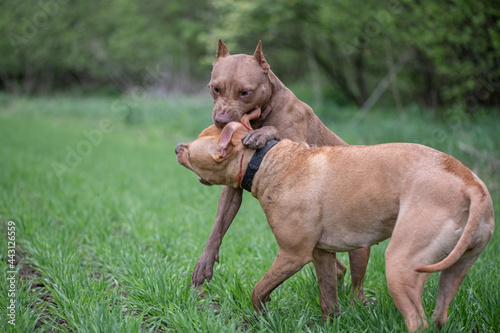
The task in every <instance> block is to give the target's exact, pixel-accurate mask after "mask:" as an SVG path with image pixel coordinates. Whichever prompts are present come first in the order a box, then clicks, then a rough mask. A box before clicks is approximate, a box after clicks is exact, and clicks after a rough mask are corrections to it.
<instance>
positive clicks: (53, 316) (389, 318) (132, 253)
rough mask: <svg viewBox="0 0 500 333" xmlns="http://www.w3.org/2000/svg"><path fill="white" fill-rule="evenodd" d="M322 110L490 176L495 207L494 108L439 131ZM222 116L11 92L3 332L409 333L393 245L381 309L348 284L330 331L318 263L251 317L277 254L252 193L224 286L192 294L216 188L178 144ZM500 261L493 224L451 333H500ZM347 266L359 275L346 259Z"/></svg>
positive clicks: (350, 134)
mask: <svg viewBox="0 0 500 333" xmlns="http://www.w3.org/2000/svg"><path fill="white" fill-rule="evenodd" d="M207 95H208V94H207ZM316 110H317V112H318V114H319V115H320V117H321V118H322V119H324V121H325V123H326V124H327V125H328V126H329V127H330V128H331V129H332V130H334V131H335V132H336V133H337V134H339V135H340V136H341V137H342V138H344V139H345V140H346V141H347V142H348V143H350V144H374V143H382V142H390V141H406V142H418V143H424V144H427V145H430V146H432V147H435V148H437V149H440V150H442V151H445V152H447V153H449V154H451V155H453V156H455V157H457V158H459V159H460V160H461V161H463V162H464V164H466V165H467V166H468V167H470V168H471V169H473V170H474V171H475V172H476V173H477V174H478V175H479V176H480V177H481V178H482V179H483V180H484V181H485V183H486V184H487V186H488V187H489V189H490V192H491V194H492V196H493V200H494V204H495V210H496V211H497V212H498V211H499V209H500V180H499V178H498V173H499V171H500V140H499V136H498V135H499V130H500V116H499V115H498V113H497V114H496V115H486V114H482V113H478V114H476V115H474V117H472V118H465V117H463V115H462V114H460V113H459V112H451V113H449V114H448V115H447V118H446V121H443V120H434V119H433V118H432V117H431V116H430V115H425V114H422V113H421V112H420V111H419V110H418V109H417V108H414V109H411V108H410V109H407V110H405V112H404V113H397V112H389V111H380V110H374V111H371V112H370V113H368V114H366V115H359V114H356V110H352V109H338V108H335V107H328V106H323V107H317V108H316ZM210 111H211V100H210V99H208V98H198V97H178V98H169V99H167V100H160V99H153V100H140V101H138V100H134V99H129V98H124V97H122V98H114V99H113V98H109V97H108V98H98V97H94V98H70V97H52V98H49V97H44V98H28V99H24V98H14V97H10V96H5V95H0V225H1V227H0V230H1V237H0V240H1V241H0V258H1V260H0V279H1V282H0V316H1V319H0V331H1V332H23V333H24V332H234V331H242V332H247V331H249V332H257V331H258V332H261V331H262V332H403V331H405V330H406V328H405V326H404V321H403V319H402V317H401V315H400V314H399V313H398V311H397V309H396V307H395V306H394V304H393V302H392V299H391V298H390V296H389V294H388V291H387V286H386V281H385V276H384V249H385V247H386V245H387V241H386V242H384V243H382V244H379V245H376V246H374V247H373V248H372V255H371V258H370V263H369V265H368V271H367V274H366V282H365V288H366V291H367V294H368V295H369V296H370V297H373V298H375V299H376V300H377V303H376V304H375V305H373V306H369V307H364V306H362V305H359V304H354V305H350V301H349V293H348V292H347V291H346V288H347V289H348V287H349V285H350V276H349V274H348V275H347V276H346V278H345V279H344V282H343V288H341V289H340V303H341V304H340V307H341V312H342V315H341V316H340V317H339V318H337V319H335V320H334V321H333V322H332V323H329V324H327V325H323V324H322V323H321V313H320V307H319V296H318V290H317V285H316V280H315V274H314V269H313V268H312V266H311V265H308V266H306V267H305V268H304V269H303V270H302V271H300V272H299V273H297V274H296V275H295V276H293V277H292V278H291V279H289V280H288V281H286V282H285V283H284V284H283V285H282V286H281V287H279V288H278V289H277V290H276V291H275V292H274V293H273V295H272V296H273V297H272V301H271V302H270V304H269V312H268V314H267V315H266V316H257V315H255V314H254V312H253V309H252V305H251V301H250V295H251V292H252V288H253V286H254V285H255V283H256V282H257V281H258V280H259V279H260V277H261V276H262V275H263V274H264V273H265V271H266V270H267V268H268V267H269V266H270V265H271V263H272V261H273V259H274V257H275V255H276V252H277V245H276V243H275V241H274V238H273V235H272V233H271V231H270V228H269V226H268V224H267V222H266V220H265V217H264V214H263V213H262V211H261V208H260V206H259V205H258V202H257V201H256V200H255V199H254V198H252V197H251V196H250V195H248V194H245V197H244V203H243V207H242V209H241V210H240V212H239V214H238V216H237V218H236V220H235V222H234V223H233V225H232V226H231V228H230V229H229V231H228V233H227V235H226V237H225V239H224V242H223V245H222V248H221V252H220V256H221V260H220V263H219V264H216V266H215V272H214V278H213V280H212V281H211V282H210V283H208V284H206V288H205V289H204V290H201V291H200V290H196V289H193V288H191V287H189V282H190V279H191V273H192V270H193V268H194V265H195V263H196V260H197V259H198V257H199V255H200V254H201V252H202V250H203V247H204V245H205V242H206V239H207V237H208V235H209V233H210V230H211V228H212V224H213V221H214V218H215V213H216V207H217V202H218V196H219V194H220V188H219V187H205V186H203V185H201V184H199V183H198V180H197V177H196V176H195V175H194V174H192V173H191V172H190V171H188V170H186V169H184V168H183V167H181V166H179V165H178V164H177V162H176V159H175V154H174V147H175V145H176V144H177V143H178V142H186V141H190V140H192V139H194V138H195V137H196V135H197V134H198V133H199V132H200V131H201V130H202V129H203V128H205V127H206V126H208V125H209V124H210V123H211V118H210ZM9 237H10V238H11V239H10V240H9ZM10 241H12V242H14V241H15V246H14V244H13V243H10ZM12 250H15V257H14V251H12ZM499 253H500V238H499V231H498V229H497V230H496V231H495V234H494V236H493V239H492V240H491V242H490V244H489V245H488V247H487V248H486V249H485V251H484V252H483V254H482V255H481V256H480V258H479V260H478V261H477V262H476V264H475V265H474V266H473V267H472V269H471V270H470V272H469V274H468V276H467V277H466V279H465V281H464V283H463V285H462V287H461V288H460V290H459V292H458V294H457V296H456V297H455V299H454V301H453V302H452V304H451V308H450V311H449V322H448V324H447V325H446V326H445V327H444V329H443V330H442V332H453V333H455V332H499V331H500V285H499V282H500V265H499V263H500V260H499V256H498V254H499ZM338 257H339V258H340V259H341V260H342V261H343V262H344V263H346V264H348V260H347V255H346V254H344V253H343V254H338ZM10 265H12V266H10ZM11 271H14V272H15V273H11ZM437 282H438V275H437V274H434V275H433V276H432V277H431V279H430V280H429V282H428V283H427V285H426V289H425V291H424V295H423V300H424V306H425V309H426V312H427V314H428V315H429V316H430V314H431V311H432V309H433V307H434V303H435V298H436V292H437ZM14 287H15V288H14ZM11 304H14V305H15V310H14V306H12V305H11ZM13 318H14V321H11V320H13ZM9 321H11V323H15V326H14V325H12V324H10V323H9ZM434 331H436V330H435V329H433V328H430V329H428V330H426V332H434Z"/></svg>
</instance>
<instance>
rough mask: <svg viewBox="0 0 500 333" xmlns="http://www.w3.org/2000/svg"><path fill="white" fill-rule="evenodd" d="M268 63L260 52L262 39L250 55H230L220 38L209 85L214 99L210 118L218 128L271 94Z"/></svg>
mask: <svg viewBox="0 0 500 333" xmlns="http://www.w3.org/2000/svg"><path fill="white" fill-rule="evenodd" d="M268 74H269V65H268V63H267V62H266V59H265V58H264V54H263V53H262V46H261V42H259V44H258V45H257V48H256V49H255V53H254V54H253V56H249V55H245V54H236V55H229V51H228V49H227V46H226V45H225V44H224V43H223V42H222V41H221V40H220V39H219V45H218V49H217V59H216V60H215V62H214V64H213V70H212V77H211V80H210V82H209V83H208V88H209V89H210V93H211V94H212V97H213V99H214V107H213V110H212V120H213V122H214V124H215V126H217V127H218V128H223V127H224V126H225V125H226V124H228V123H230V122H232V121H240V120H241V118H242V117H243V116H244V115H245V114H247V113H249V112H251V111H252V110H254V109H256V108H258V107H261V106H262V105H265V104H267V102H268V100H269V98H270V97H271V95H272V88H271V85H270V83H269V79H268Z"/></svg>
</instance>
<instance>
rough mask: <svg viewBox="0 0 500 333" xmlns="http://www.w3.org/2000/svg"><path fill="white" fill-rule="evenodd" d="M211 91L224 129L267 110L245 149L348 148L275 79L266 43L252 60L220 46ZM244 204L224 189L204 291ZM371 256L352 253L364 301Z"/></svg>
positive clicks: (199, 279)
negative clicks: (281, 143) (286, 142)
mask: <svg viewBox="0 0 500 333" xmlns="http://www.w3.org/2000/svg"><path fill="white" fill-rule="evenodd" d="M208 87H209V89H210V93H211V94H212V97H213V99H214V107H213V111H212V118H213V122H214V124H215V125H216V126H217V127H219V128H222V127H224V125H225V124H227V123H229V122H231V121H240V120H241V119H242V117H243V116H244V115H246V114H248V113H249V112H252V111H253V110H255V109H256V108H260V109H261V111H262V114H261V115H260V116H259V117H258V118H257V119H254V120H253V121H252V127H253V128H254V129H256V130H255V131H252V132H251V133H249V134H248V135H246V136H245V137H244V138H243V144H244V145H245V146H247V147H249V148H262V147H263V146H264V144H265V143H266V142H267V141H269V140H271V139H279V138H287V139H290V140H293V141H296V142H307V143H308V144H310V145H314V146H336V145H346V143H345V142H344V141H343V140H342V139H341V138H339V137H338V136H337V135H336V134H335V133H333V132H332V131H330V130H329V129H328V128H327V127H326V126H325V125H324V124H323V123H322V122H321V120H319V118H318V117H317V116H316V115H315V114H314V112H313V110H312V109H311V108H310V107H309V106H308V105H307V104H305V103H303V102H301V101H300V100H299V99H298V98H297V97H295V95H294V94H293V93H292V92H291V91H290V90H289V89H288V88H287V87H286V86H285V85H284V84H283V83H282V82H281V81H280V80H279V79H278V78H277V77H276V75H274V73H273V72H272V71H271V70H270V68H269V64H268V63H267V62H266V59H265V58H264V54H263V53H262V48H261V43H260V42H259V44H258V45H257V48H256V49H255V53H254V54H253V56H250V55H245V54H236V55H230V54H229V51H228V49H227V47H226V45H225V44H224V43H223V42H222V41H220V40H219V45H218V49H217V59H216V60H215V62H214V65H213V71H212V77H211V80H210V83H209V84H208ZM241 201H242V190H241V189H239V188H236V189H235V188H233V187H228V186H225V187H224V188H223V189H222V194H221V197H220V200H219V208H218V210H217V217H216V219H215V223H214V226H213V229H212V232H211V234H210V236H209V238H208V241H207V243H206V245H205V249H204V250H203V253H202V255H201V256H200V258H199V259H198V262H197V263H196V266H195V268H194V271H193V278H192V283H193V284H194V285H201V284H203V282H204V281H205V280H207V281H209V280H210V279H211V278H212V275H213V266H214V263H215V261H218V259H219V248H220V246H221V243H222V238H223V237H224V234H225V233H226V231H227V229H228V228H229V226H230V225H231V223H232V221H233V219H234V217H235V216H236V213H237V212H238V209H239V207H240V205H241ZM319 252H321V251H318V255H320V254H321V256H322V260H324V261H331V262H330V263H329V264H330V265H333V264H337V265H338V272H339V274H338V278H339V279H340V278H342V276H343V274H344V272H345V266H344V265H343V264H342V263H341V262H339V261H337V260H336V259H335V257H334V256H333V255H332V254H330V253H329V252H326V251H324V252H323V253H319ZM369 254H370V249H369V248H362V249H358V250H354V251H352V252H349V261H350V269H351V280H352V289H353V291H356V292H357V294H356V295H357V297H358V298H359V299H361V300H363V299H364V297H365V296H364V293H363V279H364V275H365V271H366V265H367V264H368V258H369ZM336 278H337V276H335V275H334V273H331V272H328V275H325V276H321V278H320V281H321V282H320V283H325V284H329V283H331V282H330V281H331V280H334V279H336ZM325 288H328V287H327V286H325Z"/></svg>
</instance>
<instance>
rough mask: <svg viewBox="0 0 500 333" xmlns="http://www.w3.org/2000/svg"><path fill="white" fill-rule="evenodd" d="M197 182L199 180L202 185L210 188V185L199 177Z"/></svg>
mask: <svg viewBox="0 0 500 333" xmlns="http://www.w3.org/2000/svg"><path fill="white" fill-rule="evenodd" d="M199 180H200V183H202V184H203V185H207V186H212V184H210V183H209V182H208V181H206V180H205V179H203V178H201V177H200V178H199Z"/></svg>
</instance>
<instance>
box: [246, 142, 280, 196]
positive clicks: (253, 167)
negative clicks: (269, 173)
mask: <svg viewBox="0 0 500 333" xmlns="http://www.w3.org/2000/svg"><path fill="white" fill-rule="evenodd" d="M278 142H279V141H276V140H270V141H268V142H267V143H266V145H265V146H264V147H263V148H261V149H258V150H257V151H256V152H255V154H253V156H252V159H251V160H250V163H248V166H247V171H245V176H243V180H242V181H241V188H242V189H244V190H247V191H248V192H252V183H253V177H254V176H255V174H256V173H257V171H258V170H259V167H260V163H262V160H263V159H264V156H266V154H267V152H268V151H269V150H270V149H271V148H273V147H274V145H276V144H277V143H278Z"/></svg>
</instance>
